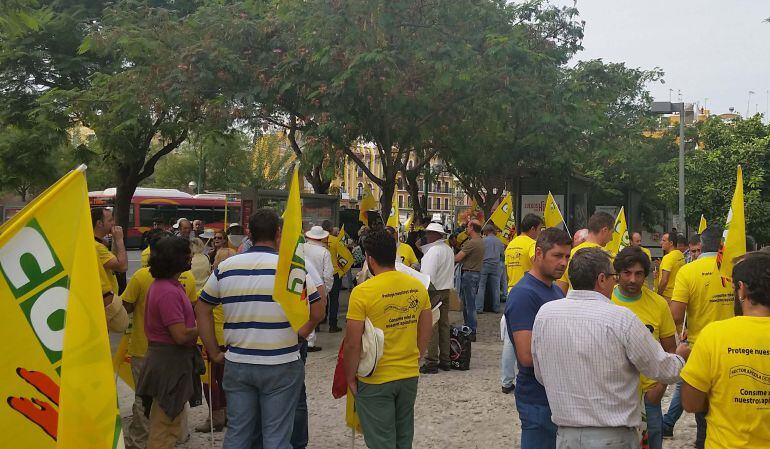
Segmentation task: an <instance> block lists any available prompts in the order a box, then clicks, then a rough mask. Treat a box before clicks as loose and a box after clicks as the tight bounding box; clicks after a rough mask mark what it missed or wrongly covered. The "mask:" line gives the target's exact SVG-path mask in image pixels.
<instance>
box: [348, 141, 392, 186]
mask: <svg viewBox="0 0 770 449" xmlns="http://www.w3.org/2000/svg"><path fill="white" fill-rule="evenodd" d="M342 151H343V152H344V153H345V155H346V156H348V157H349V158H350V159H352V160H353V162H355V164H356V165H358V166H359V167H360V168H361V170H363V172H364V173H365V174H366V176H367V177H368V178H369V179H370V180H372V181H374V183H375V184H377V185H378V186H382V185H383V184H385V180H384V179H381V178H379V177H377V176H375V175H374V173H372V171H371V170H369V167H367V166H366V164H364V161H362V160H361V159H359V157H358V156H357V155H356V154H355V153H354V152H353V150H352V149H351V148H350V146H349V145H345V146H344V147H342Z"/></svg>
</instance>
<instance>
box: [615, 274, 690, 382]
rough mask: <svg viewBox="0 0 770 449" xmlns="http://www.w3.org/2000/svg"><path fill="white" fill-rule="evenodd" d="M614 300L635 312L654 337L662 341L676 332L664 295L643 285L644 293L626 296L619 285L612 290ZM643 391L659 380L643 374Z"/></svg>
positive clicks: (641, 380)
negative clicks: (633, 296)
mask: <svg viewBox="0 0 770 449" xmlns="http://www.w3.org/2000/svg"><path fill="white" fill-rule="evenodd" d="M612 302H613V303H615V304H617V305H619V306H621V307H625V308H627V309H629V310H630V311H632V312H634V315H636V317H637V318H639V321H641V322H642V324H644V326H645V327H646V328H647V329H649V330H650V333H651V334H652V338H654V339H655V340H657V341H660V340H661V339H662V338H668V337H673V336H674V334H676V326H675V325H674V317H673V316H671V309H669V307H668V303H667V302H666V300H665V299H663V297H662V296H660V295H659V294H657V293H655V292H653V291H652V290H650V289H648V288H647V287H642V293H641V294H640V295H639V296H637V297H636V298H630V297H628V296H624V295H623V294H622V293H621V292H620V289H619V288H618V287H615V289H614V290H613V291H612ZM640 383H641V388H642V391H647V390H649V389H650V388H652V387H653V386H654V385H655V384H656V383H657V382H656V381H654V380H652V379H649V378H647V377H645V376H644V375H642V376H641V379H640Z"/></svg>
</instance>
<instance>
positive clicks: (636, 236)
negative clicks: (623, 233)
mask: <svg viewBox="0 0 770 449" xmlns="http://www.w3.org/2000/svg"><path fill="white" fill-rule="evenodd" d="M630 243H631V246H637V247H639V248H640V249H641V250H642V252H643V253H644V254H645V255H646V256H647V258H648V259H650V262H652V254H650V250H649V249H647V248H645V247H643V246H642V233H641V232H639V231H634V232H632V233H631V240H630Z"/></svg>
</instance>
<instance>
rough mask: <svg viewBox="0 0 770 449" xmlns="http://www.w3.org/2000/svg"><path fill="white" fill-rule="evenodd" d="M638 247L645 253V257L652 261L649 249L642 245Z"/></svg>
mask: <svg viewBox="0 0 770 449" xmlns="http://www.w3.org/2000/svg"><path fill="white" fill-rule="evenodd" d="M639 248H641V249H642V252H643V253H644V254H647V258H648V259H650V262H652V254H651V253H650V250H649V249H647V248H645V247H643V246H640V247H639Z"/></svg>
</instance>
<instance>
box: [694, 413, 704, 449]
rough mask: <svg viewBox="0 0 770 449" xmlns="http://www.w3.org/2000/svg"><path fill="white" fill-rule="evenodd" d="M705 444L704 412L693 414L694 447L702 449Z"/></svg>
mask: <svg viewBox="0 0 770 449" xmlns="http://www.w3.org/2000/svg"><path fill="white" fill-rule="evenodd" d="M705 444H706V414H705V413H696V414H695V449H703V447H704V446H705Z"/></svg>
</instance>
